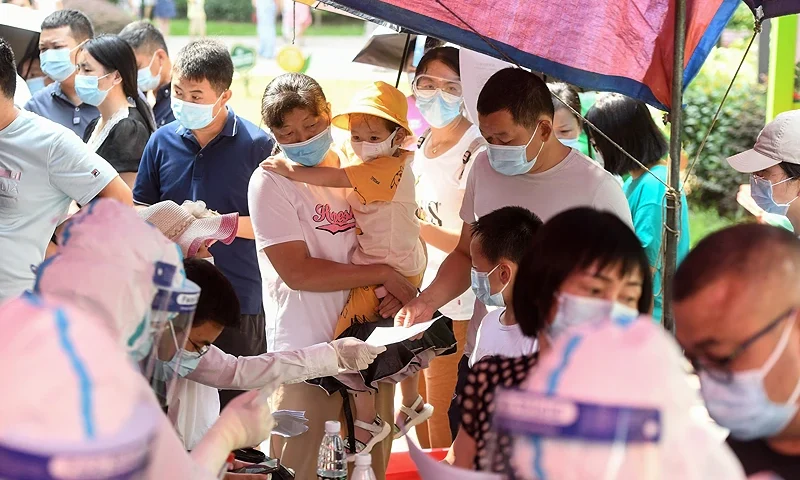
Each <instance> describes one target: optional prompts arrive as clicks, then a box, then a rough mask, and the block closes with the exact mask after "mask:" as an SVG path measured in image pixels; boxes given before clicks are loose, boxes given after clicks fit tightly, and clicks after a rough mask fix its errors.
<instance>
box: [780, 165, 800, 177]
mask: <svg viewBox="0 0 800 480" xmlns="http://www.w3.org/2000/svg"><path fill="white" fill-rule="evenodd" d="M778 166H779V167H781V170H783V173H785V174H786V176H787V177H788V178H800V165H798V164H796V163H789V162H781V163H779V164H778Z"/></svg>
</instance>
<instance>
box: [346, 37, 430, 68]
mask: <svg viewBox="0 0 800 480" xmlns="http://www.w3.org/2000/svg"><path fill="white" fill-rule="evenodd" d="M416 42H417V36H416V35H415V34H412V33H397V32H387V33H375V34H374V35H372V36H371V37H369V40H367V43H366V44H364V46H363V47H362V48H361V51H360V52H358V54H357V55H356V56H355V58H353V62H355V63H365V64H367V65H375V66H376V67H383V68H388V69H391V70H397V69H399V68H400V65H401V62H402V63H403V64H404V65H403V67H404V68H403V69H402V70H403V71H405V72H413V71H414V67H413V66H412V65H411V62H409V61H407V59H408V51H409V49H412V50H413V49H414V47H415V45H416ZM403 58H406V61H405V62H403Z"/></svg>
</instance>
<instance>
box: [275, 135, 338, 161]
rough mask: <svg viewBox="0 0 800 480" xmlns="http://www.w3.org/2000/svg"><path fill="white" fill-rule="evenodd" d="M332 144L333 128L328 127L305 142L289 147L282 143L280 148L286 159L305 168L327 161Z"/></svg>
mask: <svg viewBox="0 0 800 480" xmlns="http://www.w3.org/2000/svg"><path fill="white" fill-rule="evenodd" d="M332 144H333V137H332V136H331V127H328V128H326V129H325V130H324V131H322V132H321V133H319V134H317V135H315V136H313V137H311V138H309V139H308V140H306V141H305V142H300V143H291V144H288V145H284V144H282V143H281V144H280V146H281V150H283V153H284V154H285V155H286V158H288V159H289V160H291V161H293V162H294V163H299V164H300V165H303V166H304V167H316V166H317V165H319V164H320V163H322V161H323V160H324V159H325V155H327V154H328V150H330V148H331V145H332Z"/></svg>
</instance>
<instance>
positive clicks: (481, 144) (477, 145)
mask: <svg viewBox="0 0 800 480" xmlns="http://www.w3.org/2000/svg"><path fill="white" fill-rule="evenodd" d="M487 145H488V143H487V142H486V139H485V138H483V137H478V138H476V139H475V140H473V141H472V143H470V144H469V147H467V151H466V152H464V156H463V157H462V158H461V163H462V164H463V165H462V167H461V173H460V174H459V175H458V179H459V180H461V178H462V177H463V176H464V172H465V171H466V170H467V164H468V163H469V161H470V159H471V158H472V157H474V156H475V154H477V153H478V152H479V151H480V150H483V149H485V148H486V146H487Z"/></svg>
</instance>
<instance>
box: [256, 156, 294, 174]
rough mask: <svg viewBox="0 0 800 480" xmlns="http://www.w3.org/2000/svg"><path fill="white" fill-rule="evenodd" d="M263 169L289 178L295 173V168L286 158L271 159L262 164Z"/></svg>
mask: <svg viewBox="0 0 800 480" xmlns="http://www.w3.org/2000/svg"><path fill="white" fill-rule="evenodd" d="M261 168H263V169H264V170H266V171H268V172H275V173H277V174H278V175H280V176H282V177H289V176H290V175H291V174H292V173H293V172H294V167H293V166H292V164H291V163H289V161H288V160H286V159H285V158H278V157H269V158H268V159H266V160H264V161H263V162H261Z"/></svg>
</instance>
